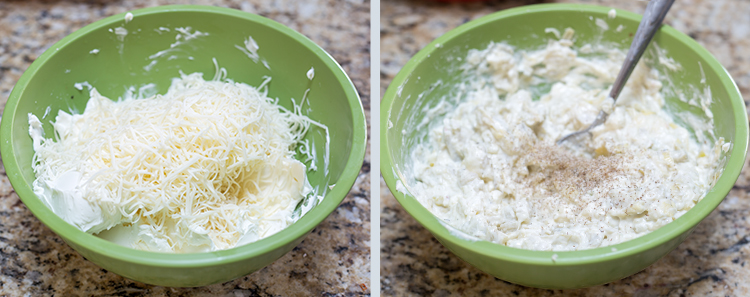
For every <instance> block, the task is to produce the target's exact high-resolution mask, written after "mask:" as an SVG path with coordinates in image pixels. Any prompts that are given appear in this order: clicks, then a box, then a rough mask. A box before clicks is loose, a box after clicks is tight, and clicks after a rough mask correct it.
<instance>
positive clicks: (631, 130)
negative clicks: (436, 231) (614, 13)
mask: <svg viewBox="0 0 750 297" xmlns="http://www.w3.org/2000/svg"><path fill="white" fill-rule="evenodd" d="M573 34H574V33H573V30H571V29H567V30H566V31H565V32H564V33H563V34H561V35H562V36H561V38H560V39H559V40H550V42H549V43H548V45H547V47H546V48H544V49H541V50H537V51H516V50H514V48H513V47H511V46H508V45H505V44H499V43H492V44H490V45H489V46H488V47H487V48H486V49H483V50H471V51H470V52H469V54H468V56H467V57H466V59H465V65H464V66H463V68H464V70H466V71H468V72H473V73H475V74H476V79H474V80H473V81H472V82H470V83H466V84H465V85H463V86H460V87H461V88H465V89H466V90H468V92H467V93H466V95H465V96H466V97H465V98H463V99H462V100H461V103H460V104H459V105H458V106H457V107H456V108H455V110H453V111H451V112H449V113H447V114H446V116H445V117H444V118H443V120H442V122H441V123H440V124H438V125H435V126H434V128H432V130H430V131H429V134H428V140H426V141H425V142H423V143H421V144H418V145H417V146H416V148H415V150H414V151H413V152H412V156H411V157H412V158H411V159H412V162H413V163H412V164H410V170H407V171H409V173H408V174H407V176H408V175H410V176H409V177H410V178H411V179H412V180H413V182H411V183H410V185H409V189H408V190H409V192H410V193H411V194H413V195H414V196H415V197H416V198H417V199H418V200H419V201H420V202H421V203H422V204H423V205H424V206H425V207H427V208H428V209H429V210H430V211H431V212H432V213H433V214H435V215H436V216H437V217H439V218H440V219H442V220H443V221H445V222H446V223H447V224H449V225H451V226H452V227H455V228H456V229H458V230H460V231H463V232H465V233H467V234H468V235H470V236H474V237H476V238H479V239H482V240H487V241H491V242H495V243H498V244H502V245H506V246H511V247H516V248H522V249H530V250H554V251H568V250H582V249H590V248H596V247H601V246H608V245H613V244H616V243H620V242H623V241H627V240H630V239H633V238H636V237H639V236H642V235H644V234H646V233H648V232H651V231H654V230H656V229H657V228H659V227H661V226H664V225H665V224H667V223H669V222H672V221H673V220H675V219H676V218H677V217H679V216H681V215H682V214H684V213H685V212H687V211H688V210H690V208H692V207H693V206H694V205H695V204H696V203H697V202H698V201H699V200H700V199H701V198H702V197H703V196H704V195H705V194H706V192H707V191H708V190H709V189H710V188H711V186H712V185H713V184H714V183H715V181H716V179H718V177H719V175H720V173H721V172H720V170H718V169H717V167H718V166H719V165H718V164H720V163H721V161H722V157H721V150H722V146H723V149H724V150H726V149H728V147H729V144H725V143H724V140H723V139H721V138H720V139H718V140H715V141H714V140H706V138H705V137H699V139H701V140H702V141H701V142H700V143H699V142H698V141H697V140H696V138H695V137H694V136H693V134H692V133H691V132H689V131H688V130H687V129H685V128H684V127H682V126H680V125H678V124H676V123H675V122H674V121H673V119H672V116H671V115H670V114H668V113H667V112H666V111H665V110H664V106H665V100H664V97H663V95H662V93H663V92H662V91H663V90H662V82H661V81H660V79H659V73H658V72H657V71H656V70H654V69H650V68H649V67H647V66H646V65H645V64H644V63H639V65H638V66H637V67H636V69H635V70H634V71H633V74H632V76H631V77H630V79H629V81H628V84H627V86H626V87H625V89H624V90H623V91H622V93H621V95H620V97H619V99H618V100H617V102H616V104H615V105H614V106H613V101H612V100H611V99H608V93H609V88H610V86H611V84H612V83H613V82H614V80H615V77H616V75H617V73H618V71H619V69H620V67H621V65H622V61H623V59H624V57H625V54H624V53H623V52H622V51H620V50H617V49H601V54H600V55H591V57H589V58H582V57H580V56H579V51H577V50H575V49H573V48H572V45H573V42H572V39H573ZM586 50H589V51H590V50H591V47H590V46H587V47H586ZM581 51H584V49H583V48H581ZM704 108H705V107H704ZM601 109H604V110H605V111H610V112H611V115H610V116H609V119H608V120H607V122H606V123H605V124H603V125H601V126H599V127H598V128H596V129H594V130H592V133H591V134H592V136H591V137H588V136H586V137H581V138H579V139H578V140H573V141H570V143H568V144H567V145H565V147H560V146H557V145H555V141H556V140H557V139H559V138H560V137H562V136H564V135H566V134H568V133H571V132H574V131H577V130H580V129H583V128H585V127H586V126H588V125H589V124H590V123H591V122H593V121H594V118H595V117H596V115H597V113H598V112H599V110H601ZM705 129H706V130H713V126H712V125H706V126H705Z"/></svg>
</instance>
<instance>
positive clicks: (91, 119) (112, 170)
mask: <svg viewBox="0 0 750 297" xmlns="http://www.w3.org/2000/svg"><path fill="white" fill-rule="evenodd" d="M221 70H222V71H220V72H217V73H224V74H225V71H224V70H223V69H221ZM269 80H270V79H268V80H266V81H265V82H263V84H261V86H260V87H259V88H257V89H256V88H253V87H251V86H249V85H246V84H242V83H235V82H232V81H230V80H223V81H222V80H220V79H218V78H215V79H214V80H212V81H205V80H204V79H203V78H202V74H201V73H193V74H189V75H185V74H182V75H181V77H180V78H175V79H174V80H173V81H172V85H171V86H170V88H169V90H168V91H167V93H166V94H164V95H156V96H153V97H150V98H146V99H126V100H123V101H120V102H114V101H112V100H110V99H108V98H106V97H104V96H102V95H101V94H99V93H98V92H97V90H96V89H93V88H92V89H91V91H90V93H91V99H90V100H89V101H88V103H87V105H86V109H85V111H84V112H83V113H82V114H69V113H66V112H64V111H60V113H59V114H58V116H57V118H56V121H55V122H54V123H53V126H54V129H55V133H56V136H57V139H56V140H52V139H43V137H42V133H43V130H42V128H41V123H39V120H38V119H37V118H36V117H35V116H34V115H32V114H29V123H30V131H29V132H30V135H31V136H32V138H34V143H35V145H34V150H35V152H36V153H35V155H34V159H35V160H34V164H35V165H34V172H35V173H36V176H37V179H36V180H35V181H34V184H33V186H34V189H35V192H37V194H38V195H39V197H42V199H43V200H45V202H46V204H47V205H48V206H49V207H50V208H51V209H52V210H53V211H54V212H55V213H56V214H58V215H59V216H61V217H62V218H63V219H64V220H65V221H67V222H69V223H71V224H73V225H75V226H76V227H77V228H79V229H81V230H82V231H85V232H89V233H93V234H97V233H98V235H99V236H100V237H103V238H105V239H110V240H113V241H115V242H118V243H120V244H124V245H127V246H131V247H134V248H137V249H143V250H153V251H163V252H200V251H212V250H221V249H227V248H232V247H234V246H236V245H240V244H244V243H249V242H253V241H256V240H259V239H261V238H264V237H267V236H270V235H272V234H274V233H276V232H278V231H279V230H281V229H284V228H285V227H287V226H288V225H290V224H291V223H292V222H293V221H294V220H296V217H297V216H296V215H293V212H294V210H295V207H296V206H297V204H298V203H299V202H300V201H301V200H302V198H303V197H304V196H305V195H307V194H308V193H309V192H310V188H311V187H310V186H309V184H308V183H307V182H306V179H305V172H306V168H305V165H304V164H302V163H301V162H299V161H297V160H295V159H294V158H293V155H294V148H295V147H296V145H297V144H301V145H303V146H305V143H304V142H302V138H303V137H304V135H305V133H306V132H307V130H308V129H309V127H310V125H311V124H313V125H320V124H318V123H316V122H314V121H312V120H310V119H309V118H307V117H305V116H303V115H301V113H300V112H299V108H295V109H294V111H289V110H286V109H284V108H283V107H280V106H278V105H276V104H275V101H274V100H273V99H271V98H268V97H267V96H266V94H265V92H264V91H262V90H263V89H264V86H265V84H266V83H268V81H269ZM308 151H309V148H308Z"/></svg>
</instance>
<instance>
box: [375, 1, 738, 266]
mask: <svg viewBox="0 0 750 297" xmlns="http://www.w3.org/2000/svg"><path fill="white" fill-rule="evenodd" d="M612 9H613V8H611V7H605V6H598V5H588V4H549V3H547V4H533V5H527V6H521V7H516V8H511V9H506V10H502V11H499V12H495V13H492V14H489V15H486V16H483V17H481V18H478V19H476V20H473V21H470V22H468V23H465V24H463V25H461V26H458V27H456V28H454V29H452V30H450V31H448V32H447V33H445V34H444V35H442V36H440V37H438V38H437V39H435V40H433V41H432V42H431V43H429V44H428V45H427V46H425V47H423V48H422V50H420V51H419V52H418V53H417V54H415V55H414V56H413V57H412V58H411V59H410V60H409V61H408V62H407V63H406V64H405V65H404V66H403V67H402V68H401V70H400V71H399V72H398V74H397V75H396V76H395V77H394V79H393V80H392V81H391V83H390V84H389V86H388V89H387V90H386V92H385V94H384V96H383V100H382V102H381V109H380V110H381V114H380V151H381V163H380V164H381V166H380V170H381V174H382V176H383V178H384V180H385V182H386V185H387V186H388V188H389V189H390V191H391V193H392V194H393V196H394V197H395V198H396V200H397V201H398V202H399V204H401V205H402V207H403V208H404V209H405V210H406V211H407V212H408V213H409V214H410V215H411V216H412V217H414V218H415V219H416V220H417V221H418V222H419V223H420V224H421V225H422V226H423V227H425V228H426V229H427V230H428V231H430V232H431V233H432V234H433V235H434V236H435V237H437V238H439V239H441V241H447V242H448V243H450V245H453V246H460V247H462V248H463V249H466V250H468V251H470V252H472V253H475V254H479V255H482V256H485V257H490V258H494V259H498V260H502V261H506V262H513V263H521V264H529V265H536V266H541V267H553V266H554V267H565V266H568V267H570V266H576V265H584V264H592V263H599V262H606V261H612V260H617V259H622V258H626V257H630V256H633V255H636V254H639V253H642V252H644V251H646V250H650V249H653V248H656V247H657V246H659V245H662V244H664V243H666V242H667V241H669V240H672V239H674V238H676V237H678V236H679V235H680V234H683V233H685V232H687V231H690V230H692V228H693V227H695V226H696V225H697V224H698V223H700V222H701V221H702V220H703V219H704V218H705V217H706V216H708V215H709V214H710V213H711V212H712V211H713V210H714V209H715V208H716V207H717V206H718V205H719V203H721V201H723V199H724V197H725V196H726V195H727V194H728V193H729V191H730V190H731V189H732V187H733V185H734V183H735V182H736V180H737V178H738V177H739V174H740V171H741V170H742V166H743V165H744V161H745V157H746V154H747V147H748V125H747V123H748V120H747V114H746V112H745V104H744V101H743V99H742V96H741V94H740V92H739V89H738V88H737V85H736V84H735V82H734V80H733V79H732V77H731V76H730V75H729V73H728V72H727V71H726V69H725V68H724V67H723V66H722V65H721V64H720V63H719V62H718V61H717V60H716V58H714V57H713V56H712V55H711V54H710V53H709V52H708V50H706V49H705V48H703V47H702V46H701V45H699V44H698V43H697V42H696V41H695V40H693V39H692V38H690V37H689V36H687V35H685V34H684V33H682V32H679V31H678V30H676V29H674V28H672V27H670V26H668V25H666V24H664V25H663V26H662V28H661V29H660V32H661V34H666V35H668V36H670V37H673V38H675V39H677V40H679V41H680V42H681V43H682V44H684V45H685V46H686V47H688V48H689V49H690V50H692V51H694V52H695V53H696V54H698V55H699V56H700V57H701V58H703V59H704V60H705V62H706V63H705V64H704V69H707V70H706V71H714V72H716V73H717V75H718V76H719V78H720V81H721V84H722V86H723V87H724V88H726V89H727V90H728V93H729V97H730V101H731V105H732V110H733V114H734V117H735V118H736V119H737V123H736V124H735V142H734V143H733V147H732V155H731V156H730V158H728V159H727V166H726V168H725V169H724V172H723V173H722V174H721V177H720V178H719V179H718V180H717V182H716V184H715V185H714V187H713V188H711V190H710V191H709V192H708V193H707V194H706V196H705V197H704V198H703V199H701V201H699V203H698V204H696V206H694V207H693V208H692V209H690V210H689V211H688V212H687V213H685V214H683V215H682V216H680V217H679V218H678V219H676V220H674V221H672V222H670V223H668V224H667V225H664V226H662V227H661V228H659V229H657V230H655V231H653V232H650V233H648V234H646V235H643V236H641V237H638V238H635V239H631V240H628V241H625V242H622V243H619V244H615V245H610V246H605V247H599V248H594V249H586V250H579V251H535V250H526V249H519V248H513V247H508V246H504V245H499V244H496V243H492V242H489V241H484V240H472V239H464V238H460V237H457V236H456V235H455V233H453V232H455V231H453V232H452V231H450V230H448V228H446V225H448V224H447V223H444V222H443V221H442V220H440V219H438V218H437V217H435V216H434V215H433V214H432V213H431V212H430V211H429V210H427V208H425V207H424V206H422V204H421V203H419V202H418V201H417V200H416V199H415V198H414V197H412V196H411V195H408V196H407V195H406V194H404V193H402V192H400V191H398V190H397V189H396V184H397V182H404V180H405V179H404V178H403V174H401V172H398V171H397V170H398V169H396V168H395V167H394V160H393V156H392V155H391V152H390V149H389V142H388V137H387V134H388V127H387V123H388V121H389V118H388V117H389V114H390V113H389V112H388V111H389V110H390V109H391V108H392V105H393V103H394V101H395V100H396V98H397V97H399V95H398V93H399V91H398V88H399V87H400V86H401V85H402V84H404V83H405V82H406V81H407V79H408V78H409V76H410V75H411V73H412V71H413V70H414V69H415V68H416V67H417V66H418V65H419V64H420V63H422V62H423V61H424V60H425V59H427V58H428V57H429V56H430V54H431V53H432V52H433V51H435V50H436V49H437V48H438V47H439V46H440V45H441V44H445V43H446V42H448V41H450V40H452V39H454V38H457V37H458V36H460V35H462V34H464V33H466V32H469V31H471V30H473V29H474V28H476V27H480V26H484V25H486V24H489V23H492V22H495V21H497V20H500V19H504V18H508V17H514V16H519V15H525V14H529V13H540V12H559V11H575V12H582V13H591V14H592V15H599V16H603V17H606V16H607V14H608V12H609V11H610V10H612ZM614 10H615V11H616V13H617V18H625V19H628V20H630V21H634V22H635V23H636V24H637V23H639V22H640V20H641V18H642V16H641V15H639V14H636V13H633V12H630V11H626V10H621V9H614ZM699 205H701V207H698V206H699ZM459 232H460V231H459ZM553 255H556V256H555V260H554V261H553V260H552V257H553Z"/></svg>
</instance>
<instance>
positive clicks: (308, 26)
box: [0, 0, 370, 296]
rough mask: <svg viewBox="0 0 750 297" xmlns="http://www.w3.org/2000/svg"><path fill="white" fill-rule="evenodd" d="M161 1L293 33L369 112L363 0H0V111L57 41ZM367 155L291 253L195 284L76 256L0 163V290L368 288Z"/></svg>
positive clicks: (270, 292)
mask: <svg viewBox="0 0 750 297" xmlns="http://www.w3.org/2000/svg"><path fill="white" fill-rule="evenodd" d="M164 4H206V5H217V6H224V7H231V8H235V9H240V10H244V11H248V12H252V13H257V14H260V15H262V16H265V17H268V18H271V19H274V20H276V21H278V22H281V23H283V24H285V25H287V26H289V27H291V28H292V29H295V30H297V31H299V32H301V33H302V34H304V35H306V36H308V37H309V38H310V39H312V40H313V41H314V42H316V43H317V44H319V45H320V46H321V47H323V48H324V49H325V50H326V51H328V53H330V54H331V55H332V56H333V57H334V58H335V59H336V60H337V61H338V62H339V63H340V64H341V65H342V66H343V68H344V70H345V71H346V72H347V74H348V75H349V76H350V78H351V79H352V81H353V82H354V84H355V85H356V87H357V89H358V90H359V94H360V96H361V98H362V102H363V103H364V106H365V110H366V112H367V114H368V116H367V118H368V119H369V106H370V105H369V102H370V100H369V96H370V84H369V77H370V74H369V72H370V65H369V61H370V56H369V55H370V51H369V48H370V40H369V36H370V35H369V32H370V26H369V23H370V3H369V1H367V0H350V1H340V0H317V1H294V0H284V1H279V0H257V1H208V0H192V1H191V0H180V1H166V0H136V1H69V2H64V1H46V2H35V1H31V2H24V1H19V2H0V112H1V111H2V110H3V108H4V106H5V102H6V101H7V99H8V96H9V94H10V91H11V89H12V87H13V85H14V84H15V82H16V81H17V80H18V78H19V77H20V76H21V74H22V73H23V71H24V70H25V69H26V68H27V67H29V65H30V64H31V62H33V61H34V59H36V58H37V57H38V56H39V55H41V54H42V52H44V51H45V50H46V49H47V48H49V47H50V46H51V45H52V44H54V43H55V42H57V41H58V40H60V39H62V38H63V37H65V36H66V35H68V34H70V33H72V32H73V31H75V30H77V29H79V28H81V27H83V26H85V25H87V24H89V23H92V22H94V21H96V20H99V19H102V18H104V17H106V16H110V15H113V14H117V13H121V12H126V11H129V10H133V9H137V8H142V7H147V6H155V5H164ZM368 149H369V148H368ZM369 162H370V158H369V154H368V155H367V157H366V158H365V162H364V166H363V168H362V171H361V172H360V174H359V177H358V179H357V181H356V183H355V185H354V187H353V188H352V190H351V192H350V193H349V195H347V197H346V199H345V200H344V201H343V203H342V204H341V205H340V206H339V207H338V208H337V209H336V211H334V213H332V214H331V216H329V217H328V218H327V219H326V220H325V221H323V222H322V223H321V224H320V225H319V226H318V227H317V228H315V229H314V230H313V232H312V233H311V234H310V235H309V236H307V238H306V239H305V240H304V241H303V242H302V243H301V244H300V245H299V246H298V247H297V248H295V249H294V250H293V251H292V252H290V253H288V254H286V255H285V256H283V257H282V258H280V259H279V260H277V261H275V262H274V263H273V264H271V265H269V266H267V267H265V268H263V269H262V270H260V271H258V272H255V273H253V274H250V275H247V276H245V277H242V278H239V279H236V280H234V281H230V282H227V283H223V284H216V285H211V286H206V287H201V288H165V287H158V286H151V285H146V284H143V283H139V282H134V281H131V280H129V279H125V278H123V277H120V276H118V275H115V274H113V273H111V272H107V271H105V270H103V269H101V268H99V267H98V266H96V265H94V264H93V263H91V262H88V261H87V260H85V259H83V258H82V257H81V256H80V255H79V254H78V253H76V252H75V251H74V250H72V249H71V248H70V247H68V246H67V245H66V244H65V243H64V242H62V240H61V239H60V238H59V237H58V236H57V235H55V234H54V233H52V232H51V231H50V230H49V229H48V228H46V227H45V226H44V225H43V224H41V223H40V222H39V221H38V220H37V219H36V218H35V217H34V216H33V215H32V214H31V213H30V212H29V211H28V209H27V208H26V207H25V206H24V205H23V203H21V202H20V200H19V199H18V196H17V195H16V193H15V192H13V189H12V188H11V186H10V184H9V182H8V179H7V176H6V175H5V170H4V167H2V165H1V164H0V296H53V295H54V296H92V295H97V296H124V295H126V296H140V295H152V296H196V295H200V296H321V295H325V296H361V295H369V294H370V290H369V286H370V252H369V250H370V246H369V245H370V202H369V201H370V181H369V170H370V165H369V164H370V163H369Z"/></svg>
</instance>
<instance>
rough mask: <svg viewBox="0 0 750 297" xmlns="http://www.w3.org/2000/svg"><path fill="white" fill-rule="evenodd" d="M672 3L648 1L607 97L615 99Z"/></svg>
mask: <svg viewBox="0 0 750 297" xmlns="http://www.w3.org/2000/svg"><path fill="white" fill-rule="evenodd" d="M672 3H674V0H651V1H649V2H648V5H647V6H646V11H645V12H644V13H643V20H641V23H640V24H639V25H638V30H637V31H636V32H635V37H634V38H633V43H631V44H630V49H629V50H628V54H627V56H626V57H625V62H624V63H623V65H622V68H620V73H618V74H617V78H616V79H615V83H614V84H613V85H612V90H611V91H610V92H609V97H610V98H612V99H613V100H617V97H618V96H619V95H620V92H621V91H622V88H623V87H624V86H625V82H627V81H628V78H629V77H630V74H631V73H633V69H635V65H636V64H637V63H638V60H640V59H641V56H642V55H643V52H645V51H646V47H648V44H649V42H650V41H651V38H653V37H654V34H656V31H657V30H658V29H659V26H661V22H662V21H663V20H664V17H665V16H666V15H667V11H669V8H670V7H671V6H672Z"/></svg>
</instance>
